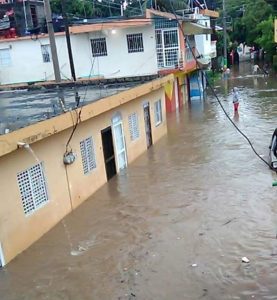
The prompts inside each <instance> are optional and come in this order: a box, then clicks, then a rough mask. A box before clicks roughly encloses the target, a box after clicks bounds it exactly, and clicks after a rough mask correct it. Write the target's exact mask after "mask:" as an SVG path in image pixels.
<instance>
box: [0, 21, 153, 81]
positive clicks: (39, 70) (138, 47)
mask: <svg viewBox="0 0 277 300" xmlns="http://www.w3.org/2000/svg"><path fill="white" fill-rule="evenodd" d="M71 44H72V51H73V58H74V64H75V71H76V76H77V78H89V77H91V78H93V77H104V78H115V77H131V76H144V75H153V74H157V70H158V67H157V56H156V42H155V29H154V27H153V25H152V24H151V22H150V20H143V21H140V20H130V21H124V22H121V21H118V22H116V23H115V24H114V26H113V25H112V24H110V23H107V24H93V25H82V26H75V27H72V28H71ZM56 45H57V52H58V59H59V65H60V72H61V76H62V78H63V79H71V72H70V66H69V59H68V53H67V45H66V38H65V35H64V34H63V33H57V34H56ZM48 80H54V72H53V65H52V58H51V51H50V45H49V39H48V36H43V35H41V36H38V37H32V38H31V37H22V38H17V39H8V40H0V84H13V83H22V82H36V81H48Z"/></svg>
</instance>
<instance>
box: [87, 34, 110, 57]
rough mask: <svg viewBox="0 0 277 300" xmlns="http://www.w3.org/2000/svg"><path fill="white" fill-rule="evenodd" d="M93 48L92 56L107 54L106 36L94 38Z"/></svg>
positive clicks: (92, 41)
mask: <svg viewBox="0 0 277 300" xmlns="http://www.w3.org/2000/svg"><path fill="white" fill-rule="evenodd" d="M91 50H92V56H93V57H97V56H107V55H108V53H107V44H106V38H98V39H92V40H91Z"/></svg>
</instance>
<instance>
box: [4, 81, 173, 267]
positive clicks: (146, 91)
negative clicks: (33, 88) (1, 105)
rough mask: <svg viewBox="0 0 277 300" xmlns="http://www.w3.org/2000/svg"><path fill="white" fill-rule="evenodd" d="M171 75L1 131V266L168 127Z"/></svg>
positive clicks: (161, 134)
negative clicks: (166, 108) (55, 114)
mask: <svg viewBox="0 0 277 300" xmlns="http://www.w3.org/2000/svg"><path fill="white" fill-rule="evenodd" d="M172 81H173V75H168V76H165V77H163V78H159V79H156V80H153V81H151V82H148V83H145V84H142V85H139V86H137V87H134V88H131V89H128V90H126V91H123V92H120V93H118V94H116V95H113V96H110V97H108V98H105V99H101V100H99V101H96V102H93V103H91V104H88V105H86V106H84V107H82V108H80V109H78V110H77V111H76V114H75V113H74V111H69V112H67V113H64V114H62V115H59V116H57V117H54V118H52V119H49V120H46V121H42V122H39V123H36V124H33V125H30V126H28V127H25V128H22V129H19V130H16V131H14V132H11V133H9V134H6V135H2V136H0V189H1V201H0V266H4V265H5V264H7V263H8V262H9V261H11V260H12V259H13V258H14V257H15V256H16V255H18V254H19V253H20V252H22V251H23V250H24V249H26V248H27V247H29V246H30V245H31V244H32V243H34V242H35V241H36V240H37V239H39V238H40V237H41V236H42V235H43V234H44V233H46V232H47V231H48V230H49V229H50V228H52V227H53V226H54V225H55V224H56V223H58V222H59V221H60V220H61V219H62V218H63V217H64V216H65V215H67V214H68V213H70V212H71V211H72V210H74V209H75V208H76V207H78V206H79V205H80V204H81V203H82V202H83V201H85V200H86V199H87V198H88V197H89V196H90V195H92V194H93V193H94V192H95V191H96V190H97V189H99V188H100V187H101V186H102V185H103V184H105V183H106V182H107V180H109V179H110V178H112V177H113V175H115V174H116V173H118V172H120V170H122V169H124V168H126V167H127V165H128V164H130V163H132V161H134V160H135V159H136V158H137V157H138V156H139V155H141V154H142V153H143V152H144V151H146V150H147V149H148V148H149V147H151V145H152V144H154V143H156V142H157V141H158V140H159V139H160V138H161V137H162V136H164V135H165V134H166V132H167V125H166V110H165V98H164V97H165V91H164V89H165V86H166V85H168V84H170V83H171V82H172ZM80 110H81V122H80V123H79V125H78V126H77V129H76V130H75V132H74V135H73V137H72V138H71V139H70V136H71V133H72V128H73V124H75V123H76V122H77V119H76V116H77V115H78V114H79V112H80ZM3 200H5V201H3Z"/></svg>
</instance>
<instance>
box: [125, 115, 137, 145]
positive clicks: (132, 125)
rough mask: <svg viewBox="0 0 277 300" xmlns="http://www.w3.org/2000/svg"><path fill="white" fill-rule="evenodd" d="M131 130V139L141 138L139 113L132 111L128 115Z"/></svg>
mask: <svg viewBox="0 0 277 300" xmlns="http://www.w3.org/2000/svg"><path fill="white" fill-rule="evenodd" d="M128 123H129V131H130V138H131V141H134V140H136V139H138V138H139V125H138V115H137V113H132V114H131V115H129V117H128Z"/></svg>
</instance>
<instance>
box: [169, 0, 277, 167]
mask: <svg viewBox="0 0 277 300" xmlns="http://www.w3.org/2000/svg"><path fill="white" fill-rule="evenodd" d="M169 2H170V6H171V10H172V13H173V14H174V16H175V19H176V21H177V22H178V16H177V15H176V12H175V9H174V7H173V4H172V0H169ZM178 26H179V28H180V30H181V32H182V35H183V37H184V38H185V37H186V36H185V33H184V30H183V28H182V26H181V24H180V22H178ZM186 42H187V44H188V46H189V48H190V51H191V53H192V55H193V58H194V60H195V62H196V64H197V66H198V68H199V70H200V71H201V72H202V74H203V75H204V77H205V79H206V82H207V84H208V86H209V88H210V90H211V92H212V94H213V95H214V97H215V99H216V100H217V102H218V104H219V105H220V107H221V109H222V111H223V112H224V114H225V116H226V117H227V119H228V120H229V121H230V122H231V124H232V125H233V126H234V127H235V129H236V130H237V131H238V132H239V133H240V134H241V135H242V136H243V137H244V138H245V139H246V141H247V142H248V144H249V145H250V147H251V149H252V150H253V152H254V153H255V155H256V156H257V157H258V158H259V159H260V160H261V161H262V162H264V163H265V164H266V165H267V166H268V167H269V168H270V169H271V170H272V171H274V172H277V171H276V170H275V169H274V168H273V167H272V166H271V165H270V164H269V163H268V162H267V161H266V160H265V159H264V158H263V157H261V156H260V155H259V153H258V152H257V150H256V149H255V147H254V146H253V143H252V142H251V140H250V139H249V138H248V136H247V135H246V134H245V133H244V132H243V131H242V130H240V129H239V127H238V126H237V125H236V124H235V123H234V121H233V120H232V119H231V117H230V116H229V115H228V113H227V112H226V110H225V108H224V106H223V104H222V103H221V101H220V99H219V98H218V96H217V93H216V91H215V90H214V88H213V86H212V85H211V83H210V81H209V79H208V77H207V75H206V73H205V72H204V71H203V70H202V68H201V66H200V64H199V62H198V61H197V58H196V56H195V53H194V52H193V50H192V47H191V45H190V43H189V39H186Z"/></svg>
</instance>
